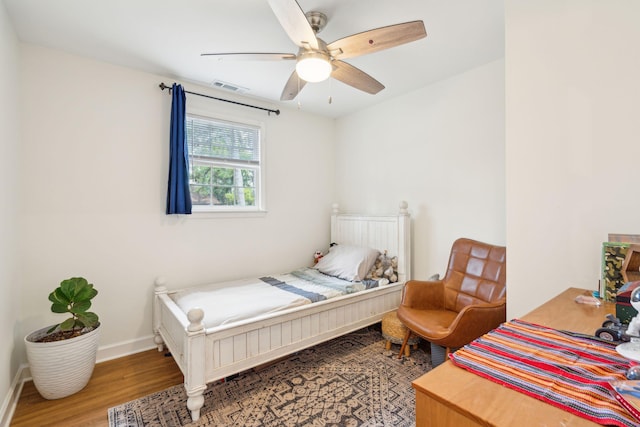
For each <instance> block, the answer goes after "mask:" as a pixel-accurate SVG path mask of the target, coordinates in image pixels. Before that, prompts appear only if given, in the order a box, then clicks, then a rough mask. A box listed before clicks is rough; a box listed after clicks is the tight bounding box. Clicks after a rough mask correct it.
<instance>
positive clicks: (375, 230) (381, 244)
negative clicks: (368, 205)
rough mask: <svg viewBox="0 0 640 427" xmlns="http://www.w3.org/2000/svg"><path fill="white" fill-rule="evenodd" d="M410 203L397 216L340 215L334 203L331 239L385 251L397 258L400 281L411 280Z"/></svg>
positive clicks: (401, 206) (402, 205)
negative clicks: (408, 208) (408, 209)
mask: <svg viewBox="0 0 640 427" xmlns="http://www.w3.org/2000/svg"><path fill="white" fill-rule="evenodd" d="M407 207H408V204H407V202H404V201H403V202H400V207H399V211H398V213H397V214H396V215H356V214H341V213H339V212H338V205H337V204H334V205H333V213H332V214H331V242H336V243H340V244H343V245H355V246H366V247H371V248H376V249H378V250H379V251H380V252H384V251H385V250H386V251H387V253H388V254H389V256H397V257H398V281H399V282H406V281H407V280H409V279H411V217H410V216H409V212H408V211H407Z"/></svg>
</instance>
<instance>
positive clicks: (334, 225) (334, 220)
mask: <svg viewBox="0 0 640 427" xmlns="http://www.w3.org/2000/svg"><path fill="white" fill-rule="evenodd" d="M339 213H340V212H339V210H338V204H337V203H334V204H333V205H331V231H330V233H331V234H329V235H330V236H332V237H333V236H335V235H337V231H338V214H339ZM331 243H333V242H329V244H331Z"/></svg>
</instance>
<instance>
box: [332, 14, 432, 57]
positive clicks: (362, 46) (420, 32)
mask: <svg viewBox="0 0 640 427" xmlns="http://www.w3.org/2000/svg"><path fill="white" fill-rule="evenodd" d="M426 36H427V31H426V30H425V28H424V22H422V21H411V22H405V23H402V24H396V25H389V26H388V27H380V28H376V29H373V30H369V31H364V32H362V33H358V34H353V35H351V36H347V37H344V38H342V39H340V40H336V41H334V42H332V43H329V44H328V45H327V49H329V52H330V53H331V56H333V57H334V58H335V59H347V58H353V57H355V56H360V55H364V54H367V53H372V52H377V51H379V50H384V49H389V48H390V47H394V46H399V45H401V44H405V43H409V42H412V41H414V40H419V39H421V38H424V37H426Z"/></svg>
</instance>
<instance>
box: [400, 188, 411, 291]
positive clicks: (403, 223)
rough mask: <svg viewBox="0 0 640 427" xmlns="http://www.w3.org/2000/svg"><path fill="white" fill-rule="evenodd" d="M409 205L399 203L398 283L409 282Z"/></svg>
mask: <svg viewBox="0 0 640 427" xmlns="http://www.w3.org/2000/svg"><path fill="white" fill-rule="evenodd" d="M408 207H409V204H408V203H407V202H406V201H404V200H403V201H401V202H400V205H399V211H398V273H399V276H400V277H398V281H399V282H406V281H407V280H411V216H410V215H409V210H408Z"/></svg>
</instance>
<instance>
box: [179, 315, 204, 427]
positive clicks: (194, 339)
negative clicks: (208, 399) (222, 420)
mask: <svg viewBox="0 0 640 427" xmlns="http://www.w3.org/2000/svg"><path fill="white" fill-rule="evenodd" d="M187 318H188V319H189V326H188V327H187V342H186V345H185V359H186V364H185V366H186V367H187V370H186V371H187V372H185V374H184V388H185V390H186V392H187V396H189V397H188V398H187V408H189V410H190V411H191V419H192V421H197V420H198V418H200V409H201V408H202V406H203V405H204V396H203V393H204V391H205V390H206V389H207V382H206V378H205V376H206V375H205V338H206V337H205V329H204V323H203V322H202V320H203V319H204V311H203V310H202V309H200V308H192V309H191V310H189V312H188V313H187Z"/></svg>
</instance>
